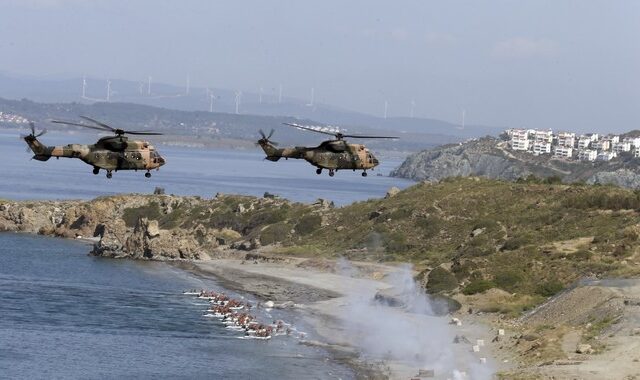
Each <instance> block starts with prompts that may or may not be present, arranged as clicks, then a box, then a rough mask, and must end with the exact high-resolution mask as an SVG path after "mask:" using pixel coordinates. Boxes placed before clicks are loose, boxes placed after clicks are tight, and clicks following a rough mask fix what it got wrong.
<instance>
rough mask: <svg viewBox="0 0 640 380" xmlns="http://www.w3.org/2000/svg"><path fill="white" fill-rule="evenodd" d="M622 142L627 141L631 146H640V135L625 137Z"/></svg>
mask: <svg viewBox="0 0 640 380" xmlns="http://www.w3.org/2000/svg"><path fill="white" fill-rule="evenodd" d="M623 142H628V143H629V144H631V146H633V147H637V146H640V137H625V138H624V140H623Z"/></svg>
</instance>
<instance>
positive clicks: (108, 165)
mask: <svg viewBox="0 0 640 380" xmlns="http://www.w3.org/2000/svg"><path fill="white" fill-rule="evenodd" d="M25 141H26V142H27V144H28V145H29V147H30V148H31V150H32V151H33V152H34V156H33V158H34V159H36V160H39V161H47V160H48V159H49V158H51V157H56V158H60V157H67V158H79V159H80V160H82V161H83V162H85V163H87V164H89V165H91V166H93V167H94V174H97V172H98V171H99V170H100V169H104V170H106V171H107V176H108V177H110V174H111V172H112V171H118V170H146V171H147V172H148V171H149V170H152V169H158V168H160V166H162V165H164V164H165V162H166V161H165V159H164V158H163V157H162V156H160V154H159V153H158V151H157V150H156V149H155V148H154V147H153V145H151V144H149V143H148V142H146V141H138V140H128V139H127V137H124V136H112V137H103V138H101V139H100V140H98V142H97V143H95V144H91V145H84V144H68V145H62V146H45V145H43V144H42V143H40V141H38V139H37V138H35V137H33V136H27V137H25Z"/></svg>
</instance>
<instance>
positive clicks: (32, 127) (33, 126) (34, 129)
mask: <svg viewBox="0 0 640 380" xmlns="http://www.w3.org/2000/svg"><path fill="white" fill-rule="evenodd" d="M29 128H31V134H32V135H35V134H36V124H35V123H34V122H33V121H30V122H29Z"/></svg>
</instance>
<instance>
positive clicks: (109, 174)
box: [107, 170, 113, 179]
mask: <svg viewBox="0 0 640 380" xmlns="http://www.w3.org/2000/svg"><path fill="white" fill-rule="evenodd" d="M111 177H113V174H112V173H111V170H108V171H107V178H109V179H111Z"/></svg>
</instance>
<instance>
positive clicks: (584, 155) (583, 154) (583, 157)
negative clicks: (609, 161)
mask: <svg viewBox="0 0 640 380" xmlns="http://www.w3.org/2000/svg"><path fill="white" fill-rule="evenodd" d="M596 158H598V152H597V151H595V150H593V149H584V150H581V151H579V152H578V159H579V160H580V161H595V160H596Z"/></svg>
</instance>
